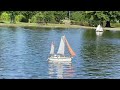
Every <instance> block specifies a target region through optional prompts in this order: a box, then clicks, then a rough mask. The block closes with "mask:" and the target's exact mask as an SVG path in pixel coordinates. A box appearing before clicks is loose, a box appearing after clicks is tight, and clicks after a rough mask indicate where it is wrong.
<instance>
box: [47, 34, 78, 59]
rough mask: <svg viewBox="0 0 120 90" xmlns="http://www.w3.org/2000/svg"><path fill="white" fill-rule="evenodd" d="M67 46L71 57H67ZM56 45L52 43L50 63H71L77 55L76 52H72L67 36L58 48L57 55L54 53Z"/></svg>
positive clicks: (62, 38)
mask: <svg viewBox="0 0 120 90" xmlns="http://www.w3.org/2000/svg"><path fill="white" fill-rule="evenodd" d="M65 46H67V48H68V51H69V53H70V56H68V57H66V56H65V53H64V52H65ZM54 48H55V45H54V43H53V42H52V43H51V50H50V56H49V58H48V60H49V61H71V60H72V58H73V57H74V56H75V55H76V54H75V52H74V51H73V50H72V48H71V46H70V45H69V43H68V41H67V39H66V37H65V35H64V36H62V37H61V41H60V45H59V48H58V52H57V54H55V53H54Z"/></svg>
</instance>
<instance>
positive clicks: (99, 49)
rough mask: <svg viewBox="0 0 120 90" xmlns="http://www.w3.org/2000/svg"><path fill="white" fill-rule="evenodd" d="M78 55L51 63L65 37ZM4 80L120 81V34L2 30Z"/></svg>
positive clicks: (0, 69) (0, 51)
mask: <svg viewBox="0 0 120 90" xmlns="http://www.w3.org/2000/svg"><path fill="white" fill-rule="evenodd" d="M64 34H65V35H66V38H67V40H68V42H69V44H70V45H71V47H72V48H73V50H74V51H75V52H76V56H75V57H74V58H73V59H72V62H71V63H69V62H68V63H67V62H66V63H60V62H59V63H55V62H48V61H47V58H48V56H49V52H50V45H51V42H52V41H54V42H55V52H57V49H58V47H59V43H60V38H61V36H62V35H64ZM0 78H1V79H3V78H4V79H104V78H111V79H118V78H119V79H120V31H104V32H103V33H100V34H98V33H96V32H95V30H92V29H82V28H81V29H57V28H56V29H55V28H51V29H49V28H23V27H17V28H10V27H9V28H7V27H0Z"/></svg>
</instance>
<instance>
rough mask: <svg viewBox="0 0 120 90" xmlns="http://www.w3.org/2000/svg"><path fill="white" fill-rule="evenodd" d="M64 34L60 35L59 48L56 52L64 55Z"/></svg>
mask: <svg viewBox="0 0 120 90" xmlns="http://www.w3.org/2000/svg"><path fill="white" fill-rule="evenodd" d="M64 38H65V37H64V36H62V37H61V41H60V45H59V49H58V52H57V54H62V55H64V51H65V43H64Z"/></svg>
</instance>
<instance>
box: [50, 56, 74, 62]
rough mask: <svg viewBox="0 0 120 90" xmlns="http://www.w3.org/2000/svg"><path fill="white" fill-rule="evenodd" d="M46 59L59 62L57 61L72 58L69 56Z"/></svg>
mask: <svg viewBox="0 0 120 90" xmlns="http://www.w3.org/2000/svg"><path fill="white" fill-rule="evenodd" d="M48 60H49V61H57V62H59V61H71V60H72V58H70V57H49V58H48Z"/></svg>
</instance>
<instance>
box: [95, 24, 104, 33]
mask: <svg viewBox="0 0 120 90" xmlns="http://www.w3.org/2000/svg"><path fill="white" fill-rule="evenodd" d="M96 32H103V28H102V26H101V25H100V24H99V25H98V26H97V28H96Z"/></svg>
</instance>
